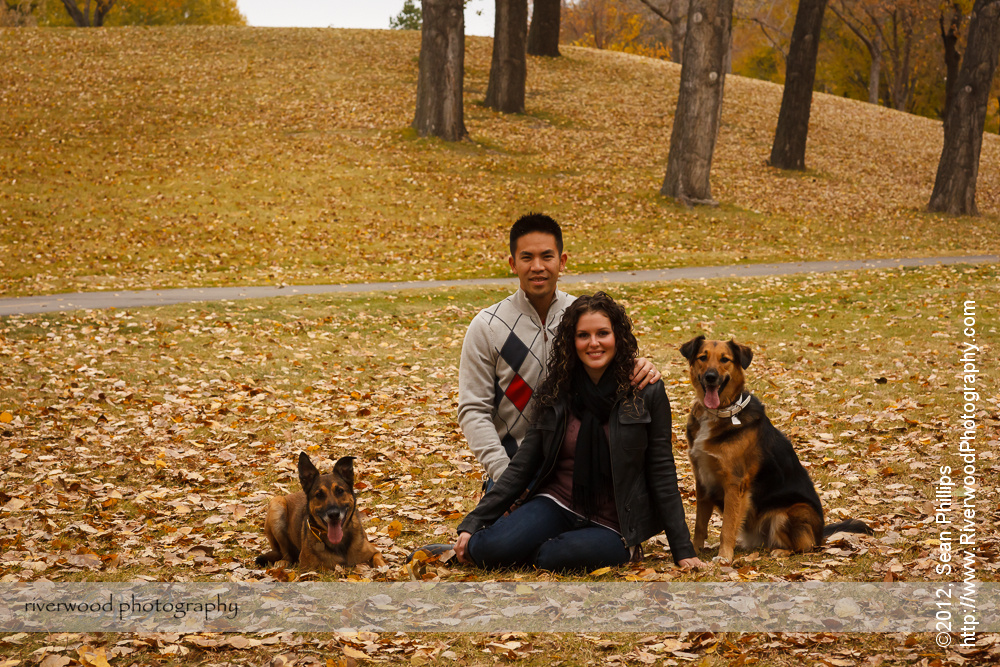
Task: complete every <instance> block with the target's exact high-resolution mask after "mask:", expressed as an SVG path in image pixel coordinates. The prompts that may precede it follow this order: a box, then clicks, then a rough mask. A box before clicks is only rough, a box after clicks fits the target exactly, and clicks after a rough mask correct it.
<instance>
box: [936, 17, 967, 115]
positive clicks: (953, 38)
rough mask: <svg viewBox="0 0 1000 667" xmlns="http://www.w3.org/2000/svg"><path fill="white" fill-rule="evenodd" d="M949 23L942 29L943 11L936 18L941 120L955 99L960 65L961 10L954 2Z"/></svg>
mask: <svg viewBox="0 0 1000 667" xmlns="http://www.w3.org/2000/svg"><path fill="white" fill-rule="evenodd" d="M951 12H952V13H951V21H950V22H949V24H948V28H947V29H945V27H944V11H943V10H942V11H941V15H940V16H938V25H939V26H940V27H941V42H942V44H943V45H944V68H945V78H944V110H943V111H942V112H941V119H942V120H944V119H945V118H947V117H948V110H949V109H950V108H951V104H952V98H954V97H955V82H956V81H957V80H958V68H959V65H961V64H962V54H960V53H959V52H958V33H959V31H960V30H961V29H962V8H961V7H960V6H959V5H958V3H957V2H956V3H955V4H953V5H952V6H951Z"/></svg>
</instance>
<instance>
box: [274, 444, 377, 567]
mask: <svg viewBox="0 0 1000 667" xmlns="http://www.w3.org/2000/svg"><path fill="white" fill-rule="evenodd" d="M299 482H300V483H301V484H302V489H303V490H302V491H298V492H296V493H291V494H289V495H287V496H275V497H274V498H271V502H270V503H269V504H268V506H267V519H266V520H265V521H264V535H266V536H267V541H268V542H270V544H271V550H270V551H269V552H267V553H266V554H262V555H260V556H257V565H259V566H262V567H263V566H266V565H270V564H273V563H276V562H278V561H279V560H285V561H288V562H289V563H295V562H296V561H297V562H298V564H299V566H301V567H303V568H306V569H310V570H317V569H327V570H332V569H333V568H334V567H335V566H337V565H340V566H342V567H353V566H354V565H357V564H359V563H371V564H372V565H374V566H375V567H382V566H383V565H385V560H383V558H382V554H380V553H379V552H378V549H376V548H375V547H374V546H372V544H371V543H370V542H369V541H368V536H367V535H366V534H365V530H364V528H363V527H362V525H361V518H360V517H359V516H358V513H357V511H356V509H357V498H356V497H355V495H354V457H353V456H345V457H343V458H341V459H340V460H338V461H337V463H336V464H335V465H334V466H333V472H332V473H329V474H326V475H320V474H319V470H317V469H316V466H314V465H313V462H312V461H310V460H309V456H308V455H307V454H306V453H305V452H301V453H300V454H299Z"/></svg>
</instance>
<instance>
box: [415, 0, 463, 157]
mask: <svg viewBox="0 0 1000 667" xmlns="http://www.w3.org/2000/svg"><path fill="white" fill-rule="evenodd" d="M421 17H422V20H423V27H422V28H421V36H420V72H419V74H418V77H417V110H416V115H415V117H414V119H413V128H414V129H416V131H417V133H418V134H419V135H420V136H422V137H426V136H427V135H429V134H430V135H434V136H437V137H441V138H442V139H445V140H447V141H458V140H460V139H462V138H463V137H465V136H467V135H468V132H466V130H465V120H464V116H463V109H462V86H463V83H464V78H465V11H464V7H463V2H462V0H423V2H422V3H421Z"/></svg>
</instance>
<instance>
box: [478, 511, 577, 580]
mask: <svg viewBox="0 0 1000 667" xmlns="http://www.w3.org/2000/svg"><path fill="white" fill-rule="evenodd" d="M576 519H577V518H576V516H575V515H574V514H573V513H572V512H569V511H567V510H565V509H563V508H562V507H560V506H559V505H558V504H557V503H556V502H555V501H553V500H551V499H549V498H542V497H537V498H532V499H531V500H529V501H528V502H526V503H525V504H524V505H521V506H520V507H518V508H517V509H516V510H514V511H513V512H511V513H510V514H507V515H506V516H503V517H501V518H500V519H498V520H497V521H496V523H494V524H493V525H492V526H489V527H487V528H483V529H482V530H480V531H478V532H477V533H475V534H474V535H473V536H472V537H471V538H470V539H469V547H468V548H469V555H470V556H471V557H472V560H474V561H475V562H476V564H477V565H479V566H480V567H487V568H495V567H518V566H524V565H531V564H532V563H533V562H534V559H535V552H536V551H538V547H539V546H541V545H542V544H543V543H544V542H545V541H547V540H549V539H551V538H552V537H555V536H556V535H559V534H560V533H563V532H565V531H567V530H571V529H572V528H573V526H574V524H575V522H576Z"/></svg>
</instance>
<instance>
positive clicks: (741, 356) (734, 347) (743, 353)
mask: <svg viewBox="0 0 1000 667" xmlns="http://www.w3.org/2000/svg"><path fill="white" fill-rule="evenodd" d="M729 349H730V351H732V353H733V358H734V359H736V361H737V363H739V365H740V366H742V367H743V369H744V370H746V368H747V367H748V366H749V365H750V362H751V361H753V350H751V349H750V348H749V347H747V346H746V345H740V344H739V343H737V342H736V341H735V340H732V339H730V340H729Z"/></svg>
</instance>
